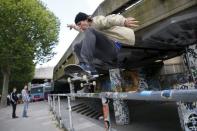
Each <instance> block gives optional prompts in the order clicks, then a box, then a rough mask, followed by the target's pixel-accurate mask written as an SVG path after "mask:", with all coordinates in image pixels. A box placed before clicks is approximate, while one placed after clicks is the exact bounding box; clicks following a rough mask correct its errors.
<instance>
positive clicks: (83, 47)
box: [67, 12, 138, 74]
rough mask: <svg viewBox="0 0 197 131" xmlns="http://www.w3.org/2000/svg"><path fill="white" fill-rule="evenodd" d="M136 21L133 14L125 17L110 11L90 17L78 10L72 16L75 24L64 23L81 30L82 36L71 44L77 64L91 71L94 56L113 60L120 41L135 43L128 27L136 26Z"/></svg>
mask: <svg viewBox="0 0 197 131" xmlns="http://www.w3.org/2000/svg"><path fill="white" fill-rule="evenodd" d="M137 23H138V21H136V20H135V19H134V18H132V17H128V18H125V17H123V16H122V15H115V14H112V15H109V16H106V17H105V16H95V17H93V18H91V17H90V16H89V15H87V14H85V13H82V12H79V13H78V14H77V15H76V17H75V24H71V25H67V27H69V28H70V29H72V28H74V29H75V30H77V31H79V32H83V33H84V38H83V40H81V42H79V43H78V44H76V45H75V46H74V52H75V53H76V56H77V57H78V59H79V63H80V65H81V66H82V67H83V68H84V69H85V70H88V71H90V72H91V73H92V74H94V73H96V70H95V67H94V62H95V60H96V59H99V60H102V61H104V62H107V63H110V62H116V61H117V52H118V50H119V49H120V46H121V44H128V45H134V44H135V35H134V31H133V29H132V28H133V27H137V26H138V25H137Z"/></svg>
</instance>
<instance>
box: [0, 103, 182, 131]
mask: <svg viewBox="0 0 197 131" xmlns="http://www.w3.org/2000/svg"><path fill="white" fill-rule="evenodd" d="M75 102H76V101H75ZM71 103H74V102H71ZM132 108H133V109H135V110H132V111H131V116H133V117H132V120H131V124H129V125H125V126H118V125H116V124H115V122H114V119H113V118H112V119H111V122H112V123H111V124H112V131H131V130H132V131H181V128H180V123H179V118H178V113H177V107H176V105H175V104H174V103H164V104H158V103H147V104H143V105H140V106H136V107H132ZM132 108H131V109H132ZM22 109H23V105H22V104H20V105H18V106H17V111H16V114H17V116H19V118H17V119H12V118H11V112H12V108H11V106H9V107H6V108H2V109H0V131H42V130H43V131H63V129H60V128H59V127H58V122H57V120H56V119H55V117H54V115H53V114H52V113H51V112H50V111H49V106H48V103H47V102H35V103H30V106H29V110H28V116H29V117H27V118H22V117H21V115H22ZM56 111H57V112H58V109H57V108H56ZM61 115H62V124H63V125H64V127H67V129H69V127H70V125H69V124H70V123H69V117H68V106H67V102H66V100H62V101H61ZM72 121H73V128H74V131H105V128H104V122H103V120H96V119H93V118H90V117H87V116H84V115H81V114H79V113H76V112H75V111H73V112H72ZM64 131H65V130H64Z"/></svg>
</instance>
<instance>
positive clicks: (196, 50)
mask: <svg viewBox="0 0 197 131" xmlns="http://www.w3.org/2000/svg"><path fill="white" fill-rule="evenodd" d="M186 57H187V58H188V59H187V63H188V68H189V70H190V71H191V73H192V77H193V80H194V81H195V82H197V45H192V46H190V47H189V48H188V49H187V55H186Z"/></svg>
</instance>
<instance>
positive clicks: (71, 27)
mask: <svg viewBox="0 0 197 131" xmlns="http://www.w3.org/2000/svg"><path fill="white" fill-rule="evenodd" d="M67 27H68V28H70V30H72V29H75V30H76V31H81V29H80V27H79V26H77V25H74V24H67Z"/></svg>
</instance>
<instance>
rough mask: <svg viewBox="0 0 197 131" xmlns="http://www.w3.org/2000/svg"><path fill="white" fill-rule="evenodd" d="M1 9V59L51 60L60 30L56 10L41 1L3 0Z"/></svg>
mask: <svg viewBox="0 0 197 131" xmlns="http://www.w3.org/2000/svg"><path fill="white" fill-rule="evenodd" d="M0 12H1V13H0V59H2V58H4V62H5V63H10V59H13V56H14V59H19V58H21V57H26V58H30V59H35V60H36V61H37V62H38V61H41V62H45V61H48V60H50V58H51V57H52V56H53V55H54V53H53V52H52V49H53V48H54V46H55V45H56V43H57V37H58V32H59V22H58V20H57V18H56V17H55V16H54V14H53V13H51V12H50V11H48V10H47V9H46V7H44V6H43V5H42V4H41V2H40V1H37V0H0ZM7 58H9V59H7Z"/></svg>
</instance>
